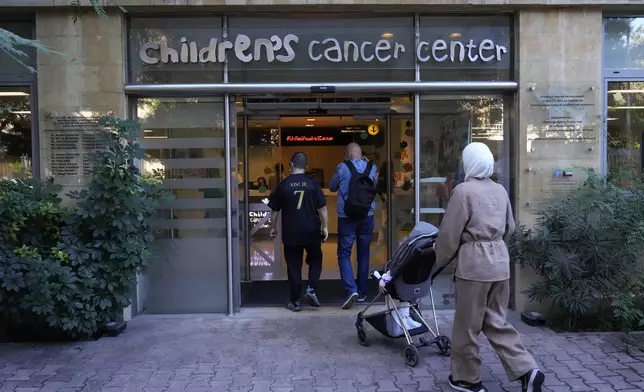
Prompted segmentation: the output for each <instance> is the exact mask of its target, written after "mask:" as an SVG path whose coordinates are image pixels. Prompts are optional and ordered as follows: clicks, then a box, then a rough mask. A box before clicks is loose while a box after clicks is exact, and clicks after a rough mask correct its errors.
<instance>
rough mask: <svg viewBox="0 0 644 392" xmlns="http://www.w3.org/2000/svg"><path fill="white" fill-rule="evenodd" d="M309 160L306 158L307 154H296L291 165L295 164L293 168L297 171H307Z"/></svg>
mask: <svg viewBox="0 0 644 392" xmlns="http://www.w3.org/2000/svg"><path fill="white" fill-rule="evenodd" d="M308 160H309V159H308V158H307V157H306V154H305V153H303V152H296V153H295V154H293V157H292V158H291V163H292V164H293V167H294V168H295V169H301V170H305V169H306V166H307V165H308Z"/></svg>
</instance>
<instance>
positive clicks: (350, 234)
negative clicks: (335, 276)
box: [338, 215, 373, 297]
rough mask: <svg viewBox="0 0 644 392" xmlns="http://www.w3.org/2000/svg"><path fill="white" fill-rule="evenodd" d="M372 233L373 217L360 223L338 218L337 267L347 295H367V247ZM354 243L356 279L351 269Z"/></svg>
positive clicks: (369, 244)
mask: <svg viewBox="0 0 644 392" xmlns="http://www.w3.org/2000/svg"><path fill="white" fill-rule="evenodd" d="M372 232H373V215H372V216H368V217H366V218H365V219H364V220H361V221H354V220H351V219H349V218H338V265H339V266H340V276H341V277H342V285H343V286H344V289H345V290H346V291H347V294H353V293H358V295H359V296H361V297H363V296H365V295H367V280H368V279H369V247H370V246H371V235H372ZM356 238H357V241H356ZM354 242H357V246H356V248H357V253H358V255H357V256H358V277H357V278H356V279H354V278H353V268H352V267H351V250H352V249H353V243H354ZM356 282H357V285H356Z"/></svg>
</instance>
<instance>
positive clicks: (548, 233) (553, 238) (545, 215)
mask: <svg viewBox="0 0 644 392" xmlns="http://www.w3.org/2000/svg"><path fill="white" fill-rule="evenodd" d="M629 184H630V186H629V188H628V189H624V188H621V187H617V186H616V185H615V184H613V183H612V182H611V181H608V180H606V179H604V178H602V177H600V176H599V175H598V174H596V173H594V172H590V173H589V176H588V179H587V181H586V182H585V183H584V184H583V186H581V187H580V188H579V189H578V190H575V191H573V192H571V193H570V194H569V195H568V196H567V197H565V198H563V199H562V200H558V201H555V202H554V203H552V204H551V205H550V206H548V207H547V208H545V209H543V210H541V211H539V212H538V213H537V221H536V225H535V227H534V228H533V229H527V228H526V227H525V226H522V227H520V228H519V229H518V230H517V232H516V233H515V235H514V238H513V240H512V241H511V242H510V252H511V256H512V258H513V260H514V261H516V262H518V263H520V264H521V265H525V266H529V267H530V268H532V269H533V270H534V271H535V272H536V274H537V275H538V276H539V278H540V280H539V281H538V282H537V283H535V284H533V285H532V286H530V287H529V288H528V289H527V290H526V291H525V292H526V294H527V295H528V297H529V298H530V299H531V300H532V301H536V302H543V303H548V304H551V305H552V306H551V310H550V314H549V316H550V317H551V320H553V321H554V322H555V323H556V324H560V326H562V327H563V328H565V329H567V330H575V329H579V328H591V329H601V328H609V329H616V328H619V329H631V328H640V327H641V326H642V325H641V324H642V310H643V309H642V308H641V306H642V301H641V300H642V299H644V290H643V286H642V284H641V282H642V280H643V279H644V264H643V257H644V187H643V186H642V182H641V181H630V182H629ZM598 316H599V317H598ZM598 320H601V322H602V323H603V324H604V325H598Z"/></svg>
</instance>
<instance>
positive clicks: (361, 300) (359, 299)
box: [358, 295, 367, 302]
mask: <svg viewBox="0 0 644 392" xmlns="http://www.w3.org/2000/svg"><path fill="white" fill-rule="evenodd" d="M366 300H367V296H366V295H361V296H359V297H358V302H364V301H366Z"/></svg>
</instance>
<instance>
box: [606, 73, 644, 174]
mask: <svg viewBox="0 0 644 392" xmlns="http://www.w3.org/2000/svg"><path fill="white" fill-rule="evenodd" d="M606 102H607V103H608V113H607V114H608V117H607V119H606V120H607V121H606V122H607V131H608V169H609V171H611V172H612V174H613V175H619V176H625V175H631V174H640V173H641V172H642V161H643V159H644V158H643V156H642V138H643V137H644V82H609V83H608V91H607V97H606Z"/></svg>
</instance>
